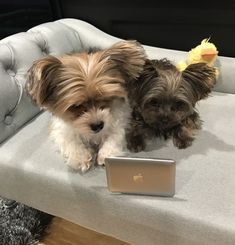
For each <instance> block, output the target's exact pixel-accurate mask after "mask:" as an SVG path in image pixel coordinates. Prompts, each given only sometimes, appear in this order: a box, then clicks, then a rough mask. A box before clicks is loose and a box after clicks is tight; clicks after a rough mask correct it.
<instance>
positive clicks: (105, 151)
mask: <svg viewBox="0 0 235 245" xmlns="http://www.w3.org/2000/svg"><path fill="white" fill-rule="evenodd" d="M121 153H122V151H121V150H119V149H117V147H115V146H113V147H112V146H111V145H110V146H106V147H102V148H101V149H100V151H99V153H98V157H97V164H98V165H101V166H102V165H105V158H106V157H111V156H117V155H120V154H121Z"/></svg>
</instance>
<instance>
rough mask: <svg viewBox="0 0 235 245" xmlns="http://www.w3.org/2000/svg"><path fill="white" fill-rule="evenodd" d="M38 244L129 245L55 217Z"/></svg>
mask: <svg viewBox="0 0 235 245" xmlns="http://www.w3.org/2000/svg"><path fill="white" fill-rule="evenodd" d="M38 245H128V243H125V242H122V241H120V240H117V239H115V238H112V237H109V236H106V235H103V234H100V233H98V232H95V231H92V230H89V229H86V228H84V227H82V226H79V225H76V224H73V223H71V222H69V221H67V220H64V219H61V218H57V217H55V218H54V219H53V221H52V224H51V225H50V226H49V228H48V229H47V231H46V235H45V237H44V238H43V241H41V242H40V243H38Z"/></svg>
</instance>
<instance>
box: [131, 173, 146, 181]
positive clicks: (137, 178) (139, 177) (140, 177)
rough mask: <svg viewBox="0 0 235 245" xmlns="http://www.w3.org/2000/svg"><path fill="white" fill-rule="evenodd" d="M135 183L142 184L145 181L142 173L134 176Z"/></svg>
mask: <svg viewBox="0 0 235 245" xmlns="http://www.w3.org/2000/svg"><path fill="white" fill-rule="evenodd" d="M133 181H134V182H135V183H142V182H143V181H144V176H143V175H142V174H141V173H138V174H137V175H133Z"/></svg>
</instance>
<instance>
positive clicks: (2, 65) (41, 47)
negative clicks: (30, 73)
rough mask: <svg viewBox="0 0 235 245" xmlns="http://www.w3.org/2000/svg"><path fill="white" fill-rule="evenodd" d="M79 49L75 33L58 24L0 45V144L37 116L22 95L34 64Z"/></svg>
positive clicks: (35, 30) (26, 98)
mask: <svg viewBox="0 0 235 245" xmlns="http://www.w3.org/2000/svg"><path fill="white" fill-rule="evenodd" d="M81 48H82V45H81V42H80V39H79V36H78V33H77V32H76V31H74V30H73V29H71V28H69V27H67V26H65V25H64V24H62V23H59V22H54V23H53V22H52V23H46V24H42V25H39V26H37V27H35V28H32V29H31V30H29V31H28V32H23V33H19V34H16V35H12V36H10V37H7V38H5V39H3V40H1V41H0V88H1V89H0V143H1V142H2V141H4V140H5V139H7V138H8V137H9V136H11V135H13V134H14V133H15V131H16V130H18V129H19V128H20V127H21V126H22V125H24V124H25V123H26V122H27V121H29V120H30V119H31V118H33V117H34V116H35V115H36V114H38V113H39V112H40V109H39V108H37V107H36V106H34V105H33V104H32V103H31V101H30V99H29V98H28V97H27V95H26V94H25V91H24V85H25V81H26V73H27V70H28V69H29V68H30V66H31V65H32V63H33V61H35V60H37V59H39V58H41V57H43V56H46V55H49V54H51V55H61V54H65V53H72V52H78V51H79V50H81Z"/></svg>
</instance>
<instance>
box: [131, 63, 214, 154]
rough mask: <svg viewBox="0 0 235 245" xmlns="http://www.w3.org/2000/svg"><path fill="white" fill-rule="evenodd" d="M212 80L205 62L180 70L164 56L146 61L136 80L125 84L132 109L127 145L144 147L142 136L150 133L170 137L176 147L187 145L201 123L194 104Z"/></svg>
mask: <svg viewBox="0 0 235 245" xmlns="http://www.w3.org/2000/svg"><path fill="white" fill-rule="evenodd" d="M215 82H216V71H215V69H214V68H212V67H209V66H207V65H206V64H205V63H198V64H194V65H190V66H188V67H187V68H186V70H185V71H183V72H182V73H181V72H179V71H178V70H177V69H176V67H175V66H174V65H173V64H171V62H170V61H168V60H167V59H163V60H148V61H147V62H146V64H145V67H144V71H143V72H142V74H141V75H140V77H139V79H138V80H136V81H133V82H132V83H130V84H129V94H130V103H131V107H132V109H133V112H132V121H131V126H130V127H129V129H128V131H127V141H128V148H129V149H130V150H132V151H141V150H144V149H145V140H146V138H150V137H152V136H157V137H163V138H165V139H168V138H169V137H172V138H173V143H174V145H175V146H176V147H178V148H180V149H181V148H186V147H188V146H190V145H191V144H192V141H193V139H194V135H195V130H197V129H200V128H201V124H202V121H201V120H200V117H199V114H198V112H197V111H196V109H195V105H196V103H197V102H198V101H199V100H201V99H205V98H206V97H207V96H208V95H209V93H210V92H211V90H212V88H213V86H214V84H215Z"/></svg>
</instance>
